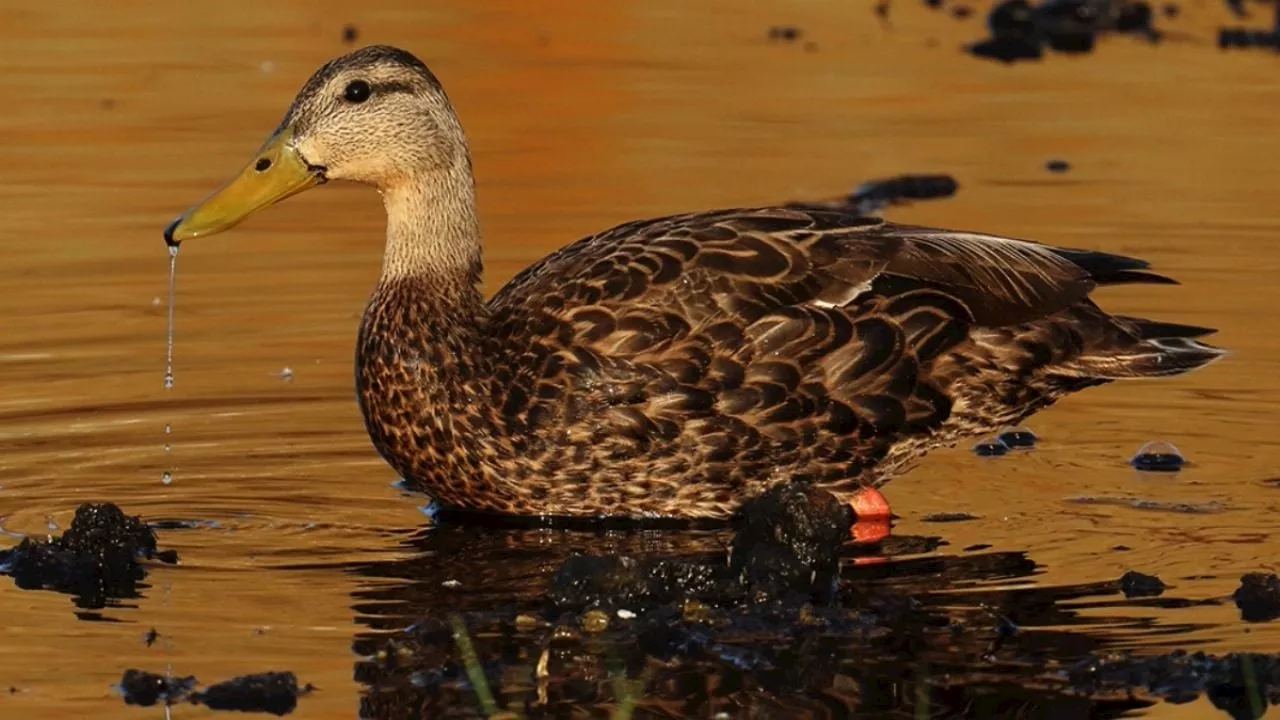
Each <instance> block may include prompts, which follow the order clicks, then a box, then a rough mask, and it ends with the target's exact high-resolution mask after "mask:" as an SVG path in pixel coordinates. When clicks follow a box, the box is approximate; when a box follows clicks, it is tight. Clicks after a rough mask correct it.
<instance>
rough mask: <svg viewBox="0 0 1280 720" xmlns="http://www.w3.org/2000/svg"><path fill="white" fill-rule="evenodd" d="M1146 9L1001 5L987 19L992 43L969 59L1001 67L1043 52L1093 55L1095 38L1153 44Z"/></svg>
mask: <svg viewBox="0 0 1280 720" xmlns="http://www.w3.org/2000/svg"><path fill="white" fill-rule="evenodd" d="M1154 15H1155V14H1154V13H1153V12H1152V10H1151V5H1150V4H1149V3H1147V2H1144V1H1143V0H1044V1H1043V2H1041V3H1040V4H1038V5H1032V4H1031V3H1030V2H1029V0H1005V2H1001V3H999V4H997V5H996V6H995V7H993V8H992V9H991V12H990V13H988V15H987V28H988V30H989V31H990V33H991V37H990V38H988V39H986V40H982V41H980V42H977V43H974V44H972V45H969V46H968V47H967V48H966V50H968V52H970V53H971V54H973V55H975V56H977V57H981V58H986V59H990V60H998V61H1000V62H1004V63H1015V62H1018V61H1022V60H1039V59H1041V58H1042V57H1044V53H1045V51H1046V50H1052V51H1055V52H1059V53H1064V54H1080V53H1088V52H1092V51H1093V49H1094V47H1095V46H1096V44H1097V41H1098V38H1100V37H1102V36H1105V35H1109V34H1117V35H1137V36H1142V37H1143V38H1145V39H1147V40H1149V41H1151V42H1155V41H1157V40H1159V39H1160V32H1159V31H1158V30H1156V28H1155V27H1154V26H1153V24H1152V23H1153V20H1154Z"/></svg>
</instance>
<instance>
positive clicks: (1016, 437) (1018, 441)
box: [999, 427, 1040, 448]
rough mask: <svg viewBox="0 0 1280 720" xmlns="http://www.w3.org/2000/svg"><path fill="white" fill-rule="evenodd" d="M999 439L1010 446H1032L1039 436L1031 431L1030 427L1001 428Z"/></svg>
mask: <svg viewBox="0 0 1280 720" xmlns="http://www.w3.org/2000/svg"><path fill="white" fill-rule="evenodd" d="M999 440H1000V442H1002V443H1004V444H1005V445H1007V446H1009V447H1011V448H1029V447H1034V446H1035V444H1036V442H1038V441H1039V440H1040V438H1038V437H1036V434H1035V433H1033V432H1031V428H1028V427H1015V428H1008V429H1006V430H1002V431H1001V432H1000V435H999Z"/></svg>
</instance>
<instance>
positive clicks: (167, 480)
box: [160, 470, 173, 485]
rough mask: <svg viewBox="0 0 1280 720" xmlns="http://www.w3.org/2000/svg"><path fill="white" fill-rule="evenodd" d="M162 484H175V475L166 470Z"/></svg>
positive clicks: (161, 477) (162, 477) (161, 479)
mask: <svg viewBox="0 0 1280 720" xmlns="http://www.w3.org/2000/svg"><path fill="white" fill-rule="evenodd" d="M160 482H162V483H164V484H165V485H171V484H173V473H171V472H169V471H168V470H165V471H164V474H162V475H161V476H160Z"/></svg>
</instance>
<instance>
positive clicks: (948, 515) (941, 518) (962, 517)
mask: <svg viewBox="0 0 1280 720" xmlns="http://www.w3.org/2000/svg"><path fill="white" fill-rule="evenodd" d="M920 519H921V520H922V521H924V522H927V523H956V522H967V521H969V520H978V519H980V518H979V517H978V516H977V515H974V514H972V513H967V512H940V513H933V514H932V515H925V516H924V517H922V518H920Z"/></svg>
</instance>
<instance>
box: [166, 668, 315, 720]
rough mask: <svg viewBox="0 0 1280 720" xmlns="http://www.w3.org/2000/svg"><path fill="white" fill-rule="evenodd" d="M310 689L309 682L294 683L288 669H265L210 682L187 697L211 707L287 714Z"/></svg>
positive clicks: (311, 687)
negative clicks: (216, 682)
mask: <svg viewBox="0 0 1280 720" xmlns="http://www.w3.org/2000/svg"><path fill="white" fill-rule="evenodd" d="M313 690H315V688H314V687H313V686H311V685H310V684H308V685H306V686H305V687H298V678H297V677H296V676H295V675H294V674H293V673H291V672H266V673H261V674H259V675H242V676H240V677H237V678H232V679H230V680H227V681H225V682H220V683H218V684H216V685H211V686H209V688H208V689H207V690H205V691H204V692H193V693H191V695H190V697H189V699H190V700H191V702H192V703H193V704H197V705H204V706H205V707H207V708H209V709H211V710H238V711H240V712H264V713H270V714H272V715H288V714H289V713H291V712H293V710H294V708H296V707H297V706H298V698H299V697H301V696H303V695H306V694H308V693H310V692H312V691H313Z"/></svg>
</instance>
